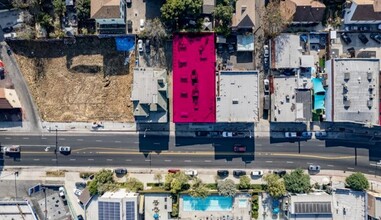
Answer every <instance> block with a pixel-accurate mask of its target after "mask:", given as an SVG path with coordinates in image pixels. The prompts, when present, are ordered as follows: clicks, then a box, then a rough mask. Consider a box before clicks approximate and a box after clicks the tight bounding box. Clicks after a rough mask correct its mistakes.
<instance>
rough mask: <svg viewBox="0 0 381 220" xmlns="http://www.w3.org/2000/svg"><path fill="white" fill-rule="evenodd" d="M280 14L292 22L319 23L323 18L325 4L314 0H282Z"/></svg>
mask: <svg viewBox="0 0 381 220" xmlns="http://www.w3.org/2000/svg"><path fill="white" fill-rule="evenodd" d="M280 5H281V10H282V15H283V16H284V17H285V19H286V20H290V22H291V23H292V24H302V25H303V24H309V25H311V24H319V23H321V22H322V20H323V18H324V12H325V5H324V4H323V3H322V2H320V1H316V0H312V1H311V0H282V1H281V2H280Z"/></svg>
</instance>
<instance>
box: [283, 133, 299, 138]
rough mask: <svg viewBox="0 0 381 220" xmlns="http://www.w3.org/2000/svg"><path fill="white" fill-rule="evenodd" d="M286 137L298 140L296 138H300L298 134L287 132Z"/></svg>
mask: <svg viewBox="0 0 381 220" xmlns="http://www.w3.org/2000/svg"><path fill="white" fill-rule="evenodd" d="M284 136H285V137H286V138H296V137H298V135H297V134H296V132H286V133H284Z"/></svg>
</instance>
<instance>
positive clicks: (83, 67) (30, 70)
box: [11, 38, 134, 122]
mask: <svg viewBox="0 0 381 220" xmlns="http://www.w3.org/2000/svg"><path fill="white" fill-rule="evenodd" d="M11 47H12V49H13V50H14V53H15V55H16V58H17V61H18V64H19V66H20V69H21V71H22V73H23V75H24V77H25V78H26V80H27V82H28V84H29V89H30V91H31V93H32V95H33V98H34V100H35V102H36V103H37V106H38V108H39V111H40V114H41V117H42V119H43V120H45V121H61V122H71V121H124V122H126V121H133V120H134V119H133V115H132V102H131V101H130V94H131V88H132V68H133V67H132V66H130V67H129V65H124V60H125V55H124V53H122V52H117V51H116V50H115V45H114V40H113V39H96V38H94V39H90V40H89V39H77V40H76V42H74V43H73V42H72V43H69V44H68V43H67V42H66V43H64V42H63V41H57V42H30V41H29V42H25V41H22V42H14V43H13V44H11ZM132 60H133V59H132Z"/></svg>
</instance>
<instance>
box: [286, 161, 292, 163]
mask: <svg viewBox="0 0 381 220" xmlns="http://www.w3.org/2000/svg"><path fill="white" fill-rule="evenodd" d="M286 163H294V162H292V161H287V162H286Z"/></svg>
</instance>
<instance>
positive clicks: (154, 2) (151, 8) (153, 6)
mask: <svg viewBox="0 0 381 220" xmlns="http://www.w3.org/2000/svg"><path fill="white" fill-rule="evenodd" d="M164 3H165V0H145V5H146V18H147V19H154V18H159V17H160V16H161V12H160V8H161V6H162V5H163V4H164Z"/></svg>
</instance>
